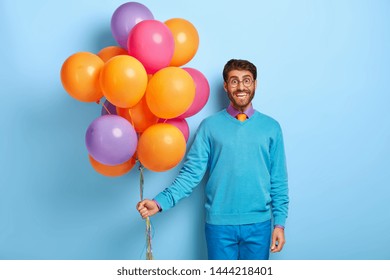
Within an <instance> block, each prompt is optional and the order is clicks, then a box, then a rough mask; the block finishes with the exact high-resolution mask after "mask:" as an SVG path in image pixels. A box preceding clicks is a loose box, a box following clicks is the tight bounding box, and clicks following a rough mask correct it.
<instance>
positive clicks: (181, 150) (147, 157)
mask: <svg viewBox="0 0 390 280" xmlns="http://www.w3.org/2000/svg"><path fill="white" fill-rule="evenodd" d="M185 151H186V140H185V138H184V136H183V133H182V132H181V131H180V130H179V129H178V128H177V127H175V126H174V125H171V124H167V123H158V124H154V125H152V126H150V127H148V128H147V129H146V130H145V131H144V132H143V133H142V135H141V137H140V139H139V141H138V148H137V153H138V159H139V161H140V162H141V163H142V165H143V166H145V167H146V168H147V169H149V170H152V171H156V172H162V171H166V170H169V169H171V168H173V167H175V166H176V165H177V164H179V163H180V161H181V160H182V159H183V157H184V154H185Z"/></svg>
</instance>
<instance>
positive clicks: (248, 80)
mask: <svg viewBox="0 0 390 280" xmlns="http://www.w3.org/2000/svg"><path fill="white" fill-rule="evenodd" d="M240 83H242V84H243V85H244V87H250V86H251V85H252V84H253V80H252V78H250V77H246V78H244V79H243V80H242V81H240V80H239V79H237V78H232V79H230V80H229V81H228V85H229V86H230V87H233V88H235V87H238V86H239V84H240Z"/></svg>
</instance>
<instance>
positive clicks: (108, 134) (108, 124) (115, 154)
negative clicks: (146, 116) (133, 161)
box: [85, 115, 138, 165]
mask: <svg viewBox="0 0 390 280" xmlns="http://www.w3.org/2000/svg"><path fill="white" fill-rule="evenodd" d="M85 144H86V146H87V150H88V153H89V154H90V155H91V156H92V157H93V158H94V159H95V160H97V161H98V162H100V163H102V164H105V165H118V164H121V163H124V162H126V161H128V160H129V159H130V158H131V157H132V156H133V155H134V153H135V150H136V148H137V144H138V138H137V133H136V132H135V130H134V128H133V126H132V125H131V124H130V123H129V122H128V121H127V120H126V119H125V118H122V117H120V116H116V115H104V116H100V117H98V118H97V119H95V120H94V121H93V122H92V123H91V124H90V125H89V127H88V129H87V132H86V134H85Z"/></svg>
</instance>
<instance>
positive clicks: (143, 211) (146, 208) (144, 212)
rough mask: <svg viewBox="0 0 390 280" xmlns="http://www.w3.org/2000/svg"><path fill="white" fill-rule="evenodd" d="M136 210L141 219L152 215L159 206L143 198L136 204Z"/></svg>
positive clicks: (156, 211)
mask: <svg viewBox="0 0 390 280" xmlns="http://www.w3.org/2000/svg"><path fill="white" fill-rule="evenodd" d="M137 210H138V212H139V213H140V215H141V216H142V218H143V219H146V218H147V217H150V216H153V215H154V214H156V213H158V211H159V208H158V206H157V204H156V202H155V201H153V200H150V199H144V200H142V201H140V202H138V204H137Z"/></svg>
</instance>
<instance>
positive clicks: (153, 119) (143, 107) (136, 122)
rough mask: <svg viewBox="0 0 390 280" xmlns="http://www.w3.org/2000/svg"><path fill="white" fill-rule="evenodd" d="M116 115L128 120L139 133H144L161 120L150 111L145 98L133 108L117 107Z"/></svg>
mask: <svg viewBox="0 0 390 280" xmlns="http://www.w3.org/2000/svg"><path fill="white" fill-rule="evenodd" d="M116 113H117V114H118V115H119V116H121V117H123V118H125V119H127V120H128V121H129V122H130V123H131V125H132V126H133V127H134V129H135V131H137V132H138V133H142V132H144V130H145V129H147V128H148V127H149V126H151V125H153V124H156V123H157V122H158V119H159V118H158V117H157V116H155V115H153V113H152V112H151V111H150V109H149V107H148V105H147V104H146V100H145V97H144V98H142V99H141V101H140V102H138V103H137V105H135V106H133V107H131V108H120V107H116Z"/></svg>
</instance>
